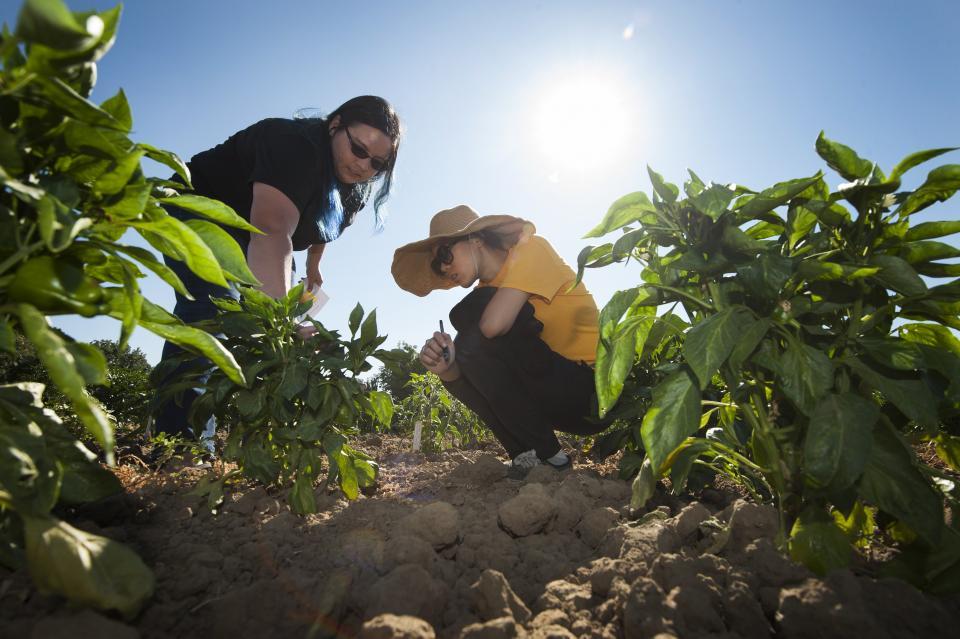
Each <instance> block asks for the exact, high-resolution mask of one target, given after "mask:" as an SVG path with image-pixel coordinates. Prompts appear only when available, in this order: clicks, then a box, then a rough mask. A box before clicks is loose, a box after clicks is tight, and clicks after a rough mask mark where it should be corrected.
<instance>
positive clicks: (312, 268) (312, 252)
mask: <svg viewBox="0 0 960 639" xmlns="http://www.w3.org/2000/svg"><path fill="white" fill-rule="evenodd" d="M326 246H327V245H326V244H312V245H311V246H310V248H309V249H307V290H308V291H312V290H313V287H314V286H316V287H320V286H323V275H321V274H320V258H321V257H323V249H325V248H326Z"/></svg>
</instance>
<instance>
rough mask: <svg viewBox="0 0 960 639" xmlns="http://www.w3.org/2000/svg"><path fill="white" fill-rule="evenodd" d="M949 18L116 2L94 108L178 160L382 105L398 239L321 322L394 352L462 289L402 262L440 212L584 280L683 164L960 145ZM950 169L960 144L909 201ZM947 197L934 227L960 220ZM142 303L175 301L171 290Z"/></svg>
mask: <svg viewBox="0 0 960 639" xmlns="http://www.w3.org/2000/svg"><path fill="white" fill-rule="evenodd" d="M113 4H115V3H111V2H99V1H98V2H92V1H85V0H71V1H70V6H71V8H73V9H74V10H83V9H90V8H97V9H103V8H108V7H110V6H113ZM18 6H19V3H18V2H14V1H9V2H5V3H3V5H2V7H0V20H3V21H6V22H7V23H9V24H13V23H14V22H15V17H16V12H17V8H18ZM347 7H349V8H347ZM958 27H960V3H957V2H955V1H949V0H941V1H935V0H929V1H915V2H909V3H908V2H902V1H900V2H897V1H893V0H881V1H872V2H867V1H865V0H864V1H860V0H851V1H845V2H835V1H832V2H831V1H824V0H808V1H805V2H799V1H797V2H786V1H778V2H771V1H761V0H740V1H733V0H731V1H720V0H699V1H698V0H687V1H671V2H668V1H666V0H661V1H658V2H583V1H553V2H499V1H487V2H464V3H454V2H412V1H411V2H377V1H370V2H365V3H362V4H351V5H347V4H345V3H339V2H337V3H332V2H331V3H328V2H318V1H315V2H307V1H281V0H277V1H276V2H270V3H267V2H262V1H261V2H250V1H247V0H230V1H224V0H205V1H203V2H197V1H196V0H192V1H191V2H184V1H180V0H166V1H165V2H146V1H141V2H130V3H128V4H127V5H126V6H125V8H124V14H123V18H122V20H121V25H120V31H119V36H118V39H117V42H116V44H115V46H114V48H113V49H112V51H111V52H110V53H108V54H107V56H106V57H105V58H104V59H103V60H102V61H101V64H100V68H99V80H98V84H97V87H96V90H95V93H94V99H95V100H97V101H101V100H103V99H106V98H107V97H109V96H110V95H112V94H113V93H114V92H115V91H116V90H117V88H119V87H122V88H123V89H124V90H125V91H126V93H127V96H128V98H129V100H130V103H131V105H132V107H133V114H134V122H135V131H134V136H133V137H134V139H136V140H139V141H143V142H149V143H151V144H154V145H156V146H160V147H162V148H166V149H169V150H172V151H174V152H176V153H178V154H179V155H180V156H181V157H183V158H185V159H187V158H189V157H190V156H192V155H193V154H195V153H197V152H199V151H202V150H204V149H206V148H208V147H210V146H213V145H214V144H217V143H219V142H221V141H223V140H224V139H225V138H226V137H228V136H229V135H231V134H232V133H234V132H235V131H237V130H239V129H241V128H244V127H246V126H248V125H249V124H252V123H253V122H255V121H257V120H259V119H262V118H265V117H276V116H290V115H291V114H292V113H293V112H294V111H295V110H296V109H298V108H301V107H317V108H320V109H323V110H325V111H328V110H332V109H334V108H335V107H336V106H337V105H339V104H340V103H341V102H343V101H344V100H346V99H348V98H350V97H352V96H354V95H359V94H366V93H373V94H378V95H382V96H384V97H386V98H387V99H389V100H390V101H391V102H392V103H393V104H394V106H395V107H396V109H397V111H398V112H399V114H400V116H401V118H402V119H403V122H404V126H405V128H406V136H405V138H404V140H403V142H402V146H401V151H400V156H399V162H398V172H397V178H398V179H397V184H396V189H395V192H394V194H393V196H392V197H391V199H390V201H389V212H390V215H389V218H388V220H387V227H386V229H385V230H384V231H383V232H382V233H379V234H376V233H374V230H373V221H372V215H371V214H370V213H369V212H367V211H365V212H364V214H361V216H360V218H359V219H358V221H357V223H356V224H355V225H354V226H353V227H352V228H351V229H350V230H349V231H348V232H347V233H346V234H345V235H344V236H343V237H342V238H340V239H339V240H337V241H336V242H335V243H333V244H331V245H330V246H329V247H328V249H327V252H326V254H325V255H324V259H323V263H322V265H321V268H322V271H323V274H324V278H325V285H324V287H325V289H326V290H327V293H328V294H329V295H330V296H331V298H332V299H331V302H330V303H329V304H328V305H327V306H326V307H325V308H324V310H323V311H322V314H321V317H320V319H321V321H323V322H324V323H325V324H326V325H327V326H328V327H329V328H338V329H345V326H346V318H347V315H348V313H349V311H350V309H351V308H352V307H353V305H354V304H356V302H358V301H359V302H360V303H362V304H363V306H364V307H365V308H366V309H370V308H373V307H376V308H377V313H378V318H379V320H380V327H381V332H382V333H387V334H389V336H390V338H389V340H388V342H387V344H388V345H393V344H395V343H396V342H398V341H400V340H403V341H407V342H410V343H414V344H417V345H419V344H420V343H421V342H422V341H423V340H424V339H426V338H427V337H429V335H430V334H431V333H432V331H433V330H435V327H436V325H437V320H438V319H441V318H444V319H445V318H446V316H447V312H448V311H449V308H450V307H451V306H452V305H453V304H455V303H456V301H457V300H458V299H459V298H460V297H461V296H462V295H463V291H461V290H455V291H450V292H441V293H435V294H432V295H430V296H429V297H427V298H423V299H421V298H417V297H415V296H413V295H410V294H408V293H405V292H403V291H401V290H400V289H398V288H397V287H396V285H395V284H394V282H393V279H392V277H391V276H390V263H391V259H392V255H393V250H394V249H395V248H397V247H398V246H400V245H402V244H405V243H407V242H410V241H413V240H417V239H422V238H423V237H425V236H426V233H427V225H428V222H429V219H430V217H431V216H432V215H433V213H435V212H436V211H438V210H440V209H443V208H448V207H450V206H454V205H456V204H460V203H467V204H470V205H471V206H473V207H474V208H475V209H476V210H477V211H479V212H480V213H481V214H489V213H508V214H513V215H518V216H521V217H525V218H528V219H530V220H532V221H534V222H535V223H536V225H537V227H538V230H539V232H540V233H541V234H542V235H544V236H545V237H546V238H547V239H549V240H550V241H551V243H552V244H553V245H554V246H555V247H556V248H557V249H558V251H559V252H560V254H561V255H562V256H563V257H564V258H565V259H566V260H567V261H568V262H569V263H571V264H572V265H573V264H575V261H576V256H577V253H578V252H579V251H580V249H581V248H583V247H584V246H585V245H587V244H588V243H589V242H588V241H586V240H582V239H581V237H582V235H583V234H584V233H585V232H586V231H587V230H589V229H590V228H591V227H592V226H594V225H595V224H596V223H597V222H598V221H599V220H600V218H601V217H602V216H603V214H604V212H605V211H606V209H607V207H608V206H609V204H610V203H611V202H612V201H613V200H615V199H616V198H618V197H619V196H621V195H624V194H626V193H628V192H631V191H636V190H644V191H647V192H649V191H650V185H649V180H648V178H647V175H646V170H645V166H646V165H647V164H650V165H651V166H653V167H654V168H655V169H657V170H658V171H659V172H660V173H662V174H663V175H664V176H665V177H666V178H667V179H669V180H671V181H674V182H682V181H683V179H684V177H685V175H686V174H685V170H686V168H687V167H690V168H692V169H694V170H695V171H696V172H697V173H698V174H699V175H700V176H701V177H702V178H704V179H705V180H713V181H717V182H737V183H742V184H745V185H747V186H750V187H753V188H762V187H765V186H769V185H770V184H772V183H773V182H776V181H780V180H783V179H788V178H794V177H800V176H804V175H811V174H813V173H814V172H815V171H817V170H818V169H821V168H825V166H824V164H823V163H822V161H820V159H819V158H818V157H817V155H816V153H815V151H814V141H815V139H816V137H817V134H818V133H819V131H820V130H821V129H823V130H825V131H826V133H827V135H828V136H829V137H830V138H832V139H835V140H838V141H840V142H843V143H845V144H848V145H850V146H852V147H853V148H854V149H856V150H857V151H858V152H860V154H861V155H862V156H864V157H866V158H869V159H871V160H875V161H877V162H879V163H880V165H881V166H882V167H884V168H885V169H888V170H889V168H890V167H892V166H893V165H894V164H895V163H896V162H897V161H898V160H899V159H900V158H901V157H903V156H904V155H906V154H907V153H910V152H912V151H916V150H920V149H925V148H932V147H940V146H960V123H958V117H957V114H958V113H960V82H958V80H960V71H958V68H960V67H958V64H957V61H958V60H960V38H958V37H957V36H958ZM584 86H587V87H590V88H588V89H586V90H587V91H589V95H591V96H596V98H597V99H596V100H595V101H594V102H593V103H591V101H590V100H584V99H583V95H582V94H583V93H584ZM578 91H579V92H580V93H579V94H578ZM571 103H573V104H571ZM581 103H582V104H581ZM577 105H580V106H579V107H578V108H577V109H575V110H571V106H574V107H576V106H577ZM545 122H546V123H547V125H548V126H547V131H544V130H543V129H544V123H545ZM938 162H939V163H946V162H951V163H960V152H954V154H952V155H948V156H945V157H943V158H940V159H938V160H937V161H934V162H933V163H931V164H930V165H929V166H924V167H921V168H920V169H916V170H915V172H914V174H911V175H910V176H908V180H907V183H906V184H905V186H908V187H909V186H915V183H918V182H919V181H921V180H922V179H923V177H924V176H925V175H926V170H929V169H930V168H933V167H935V166H937V164H938ZM150 170H153V171H156V172H157V173H158V174H160V173H166V171H165V170H161V169H157V168H155V167H151V168H150ZM828 177H829V181H830V183H831V184H832V185H833V186H835V185H836V184H837V183H839V182H840V181H841V180H840V179H839V178H838V177H837V176H836V175H834V174H832V173H831V174H829V176H828ZM958 201H960V200H958ZM948 204H949V203H948ZM956 206H957V205H956V204H955V203H953V204H951V206H950V207H944V206H941V207H936V208H934V209H932V210H931V212H930V213H929V214H927V215H929V217H932V218H936V219H956V218H957V217H958V216H960V213H958V211H957V209H956ZM128 239H132V238H128ZM297 257H298V262H300V268H301V271H302V264H303V261H304V257H305V254H299V255H298V256H297ZM638 279H639V268H638V267H637V265H635V264H632V265H630V266H628V267H617V266H613V267H608V268H605V269H600V270H596V271H590V272H588V274H587V280H586V281H587V286H588V287H589V288H590V289H591V291H592V292H593V293H594V295H595V297H596V299H597V302H598V304H600V305H601V306H602V305H603V304H604V303H605V302H606V301H607V299H609V297H610V295H611V294H612V293H613V292H614V291H615V290H618V289H621V288H627V287H629V286H633V285H635V283H636V282H637V280H638ZM143 288H144V291H145V293H146V295H147V296H148V297H149V298H150V299H152V300H154V301H156V302H158V303H160V304H162V305H163V306H165V307H167V308H172V307H173V292H172V291H171V290H170V289H169V288H166V287H165V286H164V285H162V284H161V283H160V282H159V281H158V280H155V279H148V280H145V281H144V282H143ZM58 325H60V326H61V327H63V328H64V329H65V330H66V331H67V332H68V333H70V334H71V335H73V336H74V337H76V338H77V339H82V340H91V339H98V338H111V339H116V338H117V337H118V335H119V324H118V323H116V322H114V321H112V320H108V319H96V320H81V319H79V318H63V319H60V320H58ZM132 344H133V345H135V346H138V347H140V348H142V349H143V350H144V351H145V352H146V353H147V356H148V359H150V361H151V362H156V361H157V360H158V359H159V356H160V348H161V341H160V340H159V339H158V338H155V337H154V336H153V335H152V334H150V333H147V332H146V331H144V330H142V329H138V330H137V332H136V333H135V334H134V337H133V339H132Z"/></svg>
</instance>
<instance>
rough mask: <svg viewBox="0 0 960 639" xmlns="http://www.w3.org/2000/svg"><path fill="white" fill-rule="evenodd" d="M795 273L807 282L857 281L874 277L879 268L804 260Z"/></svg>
mask: <svg viewBox="0 0 960 639" xmlns="http://www.w3.org/2000/svg"><path fill="white" fill-rule="evenodd" d="M797 272H798V273H799V274H800V275H801V276H802V277H804V278H805V279H807V280H859V279H863V278H865V277H870V276H872V275H876V274H877V273H879V272H880V267H879V266H858V265H854V264H837V263H836V262H826V261H821V260H818V259H806V260H804V261H802V262H800V266H799V267H798V268H797Z"/></svg>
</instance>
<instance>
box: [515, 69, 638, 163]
mask: <svg viewBox="0 0 960 639" xmlns="http://www.w3.org/2000/svg"><path fill="white" fill-rule="evenodd" d="M534 130H535V133H536V137H537V140H538V142H539V145H540V149H541V151H542V152H543V154H544V155H545V156H546V160H547V166H548V167H549V169H550V175H551V176H556V175H557V174H558V173H559V174H562V173H565V172H571V171H577V172H583V173H587V172H594V171H599V170H602V169H604V168H606V167H609V166H611V165H612V164H614V163H616V162H619V161H622V159H623V156H624V152H625V150H626V148H627V142H628V140H629V138H630V118H629V117H628V113H627V109H626V105H625V104H624V96H623V94H622V92H621V91H619V90H618V88H617V83H616V82H615V81H613V80H612V79H605V78H601V77H591V76H588V75H586V74H583V75H580V76H577V77H573V78H567V79H566V80H562V81H560V82H559V83H555V84H553V85H551V86H550V87H549V88H547V89H546V90H545V91H544V92H543V93H542V97H541V98H540V100H539V101H538V103H537V104H536V107H535V113H534ZM551 181H557V179H556V177H551Z"/></svg>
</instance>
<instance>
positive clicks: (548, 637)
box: [530, 625, 577, 639]
mask: <svg viewBox="0 0 960 639" xmlns="http://www.w3.org/2000/svg"><path fill="white" fill-rule="evenodd" d="M530 639H577V636H576V635H575V634H573V633H572V632H570V631H569V630H567V629H566V628H564V627H563V626H557V625H547V626H539V627H537V628H535V629H534V630H533V632H532V633H531V634H530Z"/></svg>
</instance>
